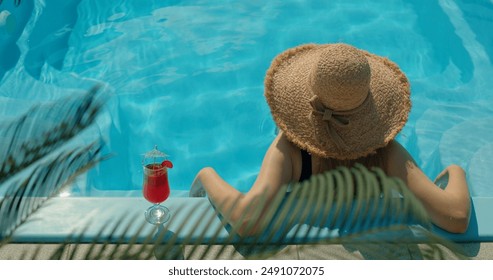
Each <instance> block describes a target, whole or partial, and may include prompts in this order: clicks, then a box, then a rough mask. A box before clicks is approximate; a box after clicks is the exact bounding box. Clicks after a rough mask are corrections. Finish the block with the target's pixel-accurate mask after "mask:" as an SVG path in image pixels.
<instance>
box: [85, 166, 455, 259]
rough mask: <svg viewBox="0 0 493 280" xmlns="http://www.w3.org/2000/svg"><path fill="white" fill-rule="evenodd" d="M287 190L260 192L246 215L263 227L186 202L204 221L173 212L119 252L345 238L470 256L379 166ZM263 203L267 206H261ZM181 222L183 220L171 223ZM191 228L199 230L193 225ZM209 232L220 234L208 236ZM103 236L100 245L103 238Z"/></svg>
mask: <svg viewBox="0 0 493 280" xmlns="http://www.w3.org/2000/svg"><path fill="white" fill-rule="evenodd" d="M284 190H285V191H286V192H285V193H283V194H280V195H279V196H278V197H276V198H275V199H274V200H272V201H267V200H266V199H260V200H261V201H262V203H264V204H262V205H261V206H259V204H255V207H252V209H251V215H252V216H253V219H252V216H249V217H247V215H245V219H246V218H248V220H249V221H255V219H256V218H259V219H261V227H262V231H261V233H260V234H258V235H255V236H250V237H242V236H240V235H238V234H237V233H238V229H239V225H244V224H243V221H241V220H240V221H239V222H238V223H237V224H228V223H227V222H226V221H225V220H224V219H223V218H222V216H221V215H220V214H219V213H218V212H217V211H215V212H214V211H208V212H207V211H206V212H202V213H197V212H196V210H197V209H195V208H193V207H187V205H184V206H183V207H182V209H179V210H178V211H184V212H185V213H186V215H191V214H192V213H195V215H199V216H198V217H197V220H198V221H200V222H196V223H195V222H194V223H193V224H187V223H188V222H187V221H174V220H173V219H172V220H170V222H169V223H168V224H165V225H162V226H160V227H159V228H156V231H154V232H153V233H152V234H150V235H149V236H148V237H147V239H146V241H145V242H144V243H143V244H142V243H141V244H139V243H137V242H129V243H128V244H126V245H128V246H127V247H125V250H124V252H123V253H121V254H119V255H117V254H113V255H112V258H123V259H153V258H157V259H182V258H183V257H184V256H183V251H182V250H181V249H180V248H182V247H186V249H187V250H186V251H187V255H188V257H190V256H194V258H196V259H224V258H230V257H232V256H231V255H230V254H231V250H230V247H234V248H235V250H236V253H239V254H240V255H241V256H242V257H243V258H247V259H265V258H271V257H273V256H275V255H276V254H277V253H278V252H279V251H281V250H282V249H283V248H284V247H285V246H288V245H293V244H304V245H303V249H304V250H307V255H309V254H310V252H311V251H312V252H313V251H314V250H315V251H316V249H314V248H317V247H316V246H320V245H334V244H339V245H340V244H342V245H343V246H345V247H346V250H347V251H349V252H350V251H358V252H359V253H360V254H361V255H363V257H367V256H366V253H365V252H371V253H372V254H371V258H372V259H400V258H409V254H411V255H412V256H411V257H412V258H421V259H444V258H451V257H452V258H458V259H461V258H464V256H463V255H462V254H461V252H460V251H459V250H458V249H457V247H456V246H454V244H452V243H451V242H449V241H447V240H445V239H443V238H441V237H439V236H437V235H435V234H433V233H432V232H431V231H430V230H431V222H430V219H429V217H428V215H427V213H426V211H425V209H424V208H423V206H422V204H421V203H420V202H419V201H418V200H417V198H416V197H415V196H414V195H413V194H412V193H411V192H410V191H409V190H408V189H407V187H406V186H405V185H404V184H403V183H402V181H400V180H398V179H395V178H390V177H387V176H386V175H385V174H384V173H383V172H382V171H381V170H379V169H373V170H367V169H366V168H365V167H363V166H356V167H354V168H351V169H349V168H345V167H341V168H338V169H336V170H333V171H329V172H327V173H324V174H320V175H316V176H312V178H311V179H310V180H309V181H306V182H304V183H297V184H294V185H293V186H290V187H289V188H288V186H285V187H284ZM288 190H290V191H288ZM263 206H265V207H266V208H265V209H267V210H266V211H265V212H264V211H260V210H258V209H262V208H263ZM261 212H262V213H263V214H262V216H260V213H261ZM260 217H263V218H260ZM218 218H219V219H223V220H222V223H221V224H219V225H218V226H217V228H201V227H202V226H203V221H206V223H205V224H211V225H212V223H210V221H212V220H214V219H218ZM257 221H258V220H257ZM134 222H135V221H134ZM176 222H178V223H181V224H179V225H178V227H173V226H171V225H172V224H173V223H176ZM250 226H252V227H253V226H258V224H256V225H254V223H252V224H251V225H250ZM171 227H173V228H175V230H174V231H171V230H170V228H171ZM190 228H193V229H195V231H194V232H190V231H189V229H190ZM223 228H226V229H227V230H228V233H229V235H228V236H227V237H226V238H225V239H224V236H220V232H221V231H222V230H223ZM206 232H208V233H209V234H210V233H211V232H213V233H214V234H213V235H212V236H205V233H206ZM197 233H199V235H198V236H197ZM82 234H83V233H82ZM123 234H124V235H126V234H128V232H126V231H124V233H123ZM136 239H137V237H135V238H134V240H136ZM96 243H98V242H95V244H94V245H92V246H98V245H97V244H96ZM99 243H101V242H100V241H99ZM103 243H104V242H103ZM385 248H387V249H385ZM411 251H414V252H411ZM130 252H133V253H130ZM185 257H186V256H185ZM317 257H318V258H323V257H324V256H320V255H318V256H317ZM325 257H326V256H325ZM341 257H344V258H347V257H348V255H347V254H346V255H343V256H341ZM83 258H92V256H84V257H83ZM105 258H107V257H105Z"/></svg>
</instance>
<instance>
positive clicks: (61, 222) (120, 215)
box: [0, 197, 493, 259]
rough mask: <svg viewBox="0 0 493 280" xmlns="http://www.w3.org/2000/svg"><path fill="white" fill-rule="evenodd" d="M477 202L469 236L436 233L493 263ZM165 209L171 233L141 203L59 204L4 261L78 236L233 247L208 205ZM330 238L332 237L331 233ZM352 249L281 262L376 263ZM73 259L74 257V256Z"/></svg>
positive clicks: (23, 234) (316, 251) (298, 250)
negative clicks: (147, 216)
mask: <svg viewBox="0 0 493 280" xmlns="http://www.w3.org/2000/svg"><path fill="white" fill-rule="evenodd" d="M472 202H473V215H472V217H471V224H470V227H469V229H468V231H467V232H466V233H465V234H449V233H445V232H443V231H441V230H439V229H435V231H436V233H438V234H440V235H442V236H444V237H446V238H448V239H449V240H452V241H455V242H457V244H458V245H459V247H461V248H462V249H463V250H464V252H465V254H466V256H467V257H470V258H472V259H493V243H490V242H492V241H493V223H492V221H491V219H490V218H489V212H488V207H489V209H491V205H493V198H473V199H472ZM164 205H166V206H167V207H168V208H169V209H170V211H171V213H172V218H171V220H170V221H169V222H168V223H166V227H163V226H160V227H156V226H154V225H151V224H148V223H146V222H145V221H144V215H143V212H144V210H145V209H147V207H149V206H150V204H149V203H148V202H147V201H145V200H144V199H143V198H140V197H91V198H87V197H79V198H78V197H68V198H54V199H52V200H50V201H49V202H48V204H47V205H46V206H45V207H43V208H42V209H41V210H40V211H38V212H36V213H35V214H34V215H32V216H31V217H30V218H29V220H28V221H27V223H25V224H24V225H22V226H21V227H19V228H18V230H17V231H16V234H15V235H14V236H13V240H12V244H10V245H8V246H6V247H4V248H3V249H0V259H15V258H16V256H17V255H16V254H18V252H21V251H24V250H29V248H30V246H32V248H35V247H37V246H38V245H37V244H40V243H45V244H46V245H43V247H42V248H43V249H42V251H43V250H46V252H47V253H48V252H50V248H54V247H56V246H55V244H56V243H60V242H64V241H65V240H67V237H69V236H75V237H74V239H77V238H79V239H78V240H79V241H80V242H82V243H85V242H91V241H93V240H94V239H96V240H99V241H100V242H106V241H108V240H109V241H110V242H111V241H117V240H124V241H130V240H132V236H133V235H134V233H136V232H139V235H138V238H137V239H136V240H135V242H136V243H145V240H146V238H147V237H148V236H152V235H154V236H157V235H159V234H161V233H163V231H164V232H165V234H167V235H170V236H174V238H176V239H177V242H178V243H185V244H187V243H188V244H190V243H198V244H206V243H207V242H209V241H213V243H216V244H224V243H227V242H231V240H230V239H229V238H230V234H229V233H228V231H227V230H226V228H225V227H224V226H223V224H222V222H221V220H220V218H219V217H218V216H217V215H216V213H215V212H214V209H213V208H212V207H211V205H210V203H209V201H208V200H207V199H204V198H186V197H172V198H170V199H168V200H167V201H166V202H165V203H164ZM101 229H103V230H101ZM82 231H84V232H85V234H84V236H83V237H78V234H79V233H81V232H82ZM216 232H218V233H219V237H218V238H216V239H214V240H209V239H208V238H207V237H208V236H212V235H213V234H214V233H216ZM175 233H177V234H175ZM189 234H191V235H190V237H191V239H188V237H187V236H188V235H189ZM325 234H326V235H327V234H331V232H326V233H325ZM69 243H70V242H69ZM349 247H351V246H349ZM349 247H348V246H344V245H303V244H291V245H287V246H286V248H285V249H283V250H282V251H281V252H280V253H279V254H277V255H276V256H275V258H281V259H282V258H287V259H310V258H315V259H327V258H329V259H331V258H336V259H347V258H359V257H360V258H367V259H368V258H371V256H368V254H366V255H365V254H364V252H359V255H358V254H356V255H355V254H354V252H358V249H357V248H356V249H354V248H351V249H348V248H349ZM185 248H186V246H185ZM230 249H231V254H229V255H228V258H233V259H237V258H241V255H237V256H235V253H234V248H232V246H231V248H230ZM69 250H70V247H69ZM406 251H407V252H411V251H412V250H410V249H406ZM310 252H311V253H310ZM47 253H46V254H47ZM46 254H43V253H42V254H41V255H40V257H41V258H43V256H46ZM67 256H69V254H68V253H67ZM355 256H356V257H355ZM358 256H359V257H358ZM17 257H18V256H17ZM62 257H63V256H62ZM185 257H186V258H190V259H193V258H194V256H187V254H186V250H185ZM410 258H412V256H410Z"/></svg>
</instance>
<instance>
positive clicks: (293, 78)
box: [265, 44, 411, 160]
mask: <svg viewBox="0 0 493 280" xmlns="http://www.w3.org/2000/svg"><path fill="white" fill-rule="evenodd" d="M327 46H328V45H316V44H308V45H302V46H298V47H295V48H292V49H288V50H287V51H285V52H283V53H281V54H279V55H278V56H277V57H276V58H275V59H274V60H273V62H272V64H271V66H270V68H269V70H268V71H267V75H266V78H265V97H266V99H267V103H268V104H269V106H270V109H271V113H272V116H273V118H274V121H275V122H276V124H277V125H278V127H279V129H281V130H282V131H283V132H284V133H285V135H286V137H287V138H288V139H289V140H290V141H291V142H293V143H294V144H296V145H297V146H298V147H300V148H301V149H304V150H307V151H308V152H310V153H311V154H314V155H317V156H319V157H324V158H335V159H343V160H344V159H356V158H360V157H364V156H367V155H368V154H370V153H372V152H374V151H375V150H376V149H378V148H381V147H384V146H386V145H387V144H388V143H389V142H390V141H391V140H392V139H394V138H395V137H396V135H397V134H398V133H399V132H400V131H401V129H402V128H403V127H404V125H405V124H406V122H407V119H408V115H409V111H410V108H411V100H410V85H409V81H408V79H407V78H406V76H405V75H404V73H403V72H402V71H401V70H400V69H399V67H398V66H397V65H396V64H395V63H393V62H392V61H390V60H389V59H387V58H384V57H380V56H377V55H374V54H371V53H369V52H366V51H363V50H358V51H360V52H361V53H362V54H364V55H365V57H366V58H367V60H368V63H369V65H370V69H371V81H370V92H369V96H368V97H367V98H369V100H368V102H365V103H364V105H363V107H362V108H361V109H360V110H358V111H357V112H356V113H354V114H353V115H351V116H350V117H349V123H350V125H348V126H346V127H334V128H333V129H335V130H337V134H339V135H340V136H341V138H342V139H344V141H345V144H346V145H345V147H344V148H341V147H340V146H338V145H337V144H336V143H335V142H334V141H333V140H332V139H331V137H330V135H328V133H327V130H326V129H325V128H324V126H326V125H327V124H326V123H323V122H322V121H321V120H315V121H314V120H312V119H311V112H312V107H311V106H310V98H312V96H313V94H312V92H311V91H310V88H309V84H310V83H309V73H310V71H311V69H312V67H314V65H315V64H316V63H317V61H318V57H319V55H320V53H321V51H323V50H324V48H326V47H327ZM321 139H323V140H322V141H321Z"/></svg>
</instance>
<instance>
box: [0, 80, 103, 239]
mask: <svg viewBox="0 0 493 280" xmlns="http://www.w3.org/2000/svg"><path fill="white" fill-rule="evenodd" d="M97 91H98V87H95V88H93V89H92V90H90V91H89V92H87V93H86V94H83V95H81V96H78V97H72V98H67V99H63V100H59V101H58V102H55V103H52V104H49V105H40V106H35V107H34V108H32V109H31V110H30V111H29V112H28V113H26V114H25V115H23V116H21V117H19V118H18V119H17V120H14V121H12V122H10V123H8V124H4V125H2V126H0V137H1V138H2V145H1V146H0V155H2V158H5V159H6V160H5V161H4V162H0V191H1V193H0V194H1V196H0V217H2V219H1V220H0V240H4V239H7V240H8V238H9V237H10V235H11V234H12V233H13V232H14V230H15V229H16V228H18V227H19V226H20V225H22V224H23V223H24V222H25V221H26V220H27V218H28V217H29V216H30V215H31V214H33V213H34V212H35V211H36V210H38V209H39V208H40V207H41V206H42V205H43V203H44V202H45V201H47V199H48V198H50V197H52V196H54V195H56V194H57V193H58V192H59V190H60V189H61V188H62V187H63V186H65V185H66V184H68V183H69V182H70V181H71V180H73V179H74V178H75V177H76V176H77V175H79V174H81V173H83V172H85V171H87V170H88V169H89V168H90V167H92V166H93V165H95V164H96V163H97V162H99V161H100V160H102V159H103V158H102V156H101V150H102V145H103V142H102V141H100V139H96V140H94V141H93V142H92V143H87V144H82V145H81V144H80V143H77V144H74V143H70V140H71V139H73V138H74V137H75V136H76V135H78V134H79V133H80V132H81V131H82V130H83V129H85V128H87V127H88V126H89V125H91V124H92V123H93V122H94V120H95V117H96V115H97V114H98V113H99V112H100V111H101V108H102V105H103V102H102V99H99V98H97V96H96V93H97ZM60 120H62V121H60ZM76 145H77V146H76ZM0 246H1V244H0Z"/></svg>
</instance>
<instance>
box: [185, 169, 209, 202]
mask: <svg viewBox="0 0 493 280" xmlns="http://www.w3.org/2000/svg"><path fill="white" fill-rule="evenodd" d="M204 173H205V168H204V169H202V170H200V171H199V173H197V176H195V180H194V181H193V183H192V186H191V187H190V192H189V194H188V196H189V197H205V195H206V191H205V189H204V186H203V185H202V181H201V177H203V176H204Z"/></svg>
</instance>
